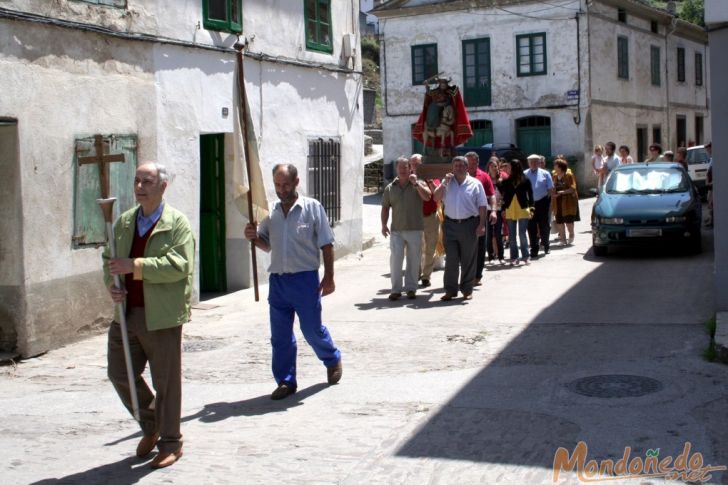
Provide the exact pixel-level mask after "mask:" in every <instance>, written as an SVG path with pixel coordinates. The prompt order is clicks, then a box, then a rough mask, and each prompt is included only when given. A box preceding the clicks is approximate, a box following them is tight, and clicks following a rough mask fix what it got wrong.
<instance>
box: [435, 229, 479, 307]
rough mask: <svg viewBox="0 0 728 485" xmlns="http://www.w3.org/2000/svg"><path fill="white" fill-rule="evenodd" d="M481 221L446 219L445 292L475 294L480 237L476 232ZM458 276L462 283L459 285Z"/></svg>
mask: <svg viewBox="0 0 728 485" xmlns="http://www.w3.org/2000/svg"><path fill="white" fill-rule="evenodd" d="M479 222H480V219H479V218H478V217H473V218H471V219H468V220H466V221H464V222H459V223H458V222H454V221H453V220H451V219H448V218H445V224H443V229H444V231H445V238H444V239H445V276H444V278H443V279H444V281H443V283H444V285H443V286H444V287H445V292H446V293H449V294H451V295H457V293H458V289H459V290H460V291H461V292H462V293H463V294H470V293H472V292H473V282H474V279H475V266H476V254H477V248H478V237H477V236H476V235H475V230H476V229H477V228H478V223H479ZM458 276H459V277H460V282H459V285H458Z"/></svg>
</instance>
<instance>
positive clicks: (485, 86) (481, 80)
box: [463, 39, 491, 106]
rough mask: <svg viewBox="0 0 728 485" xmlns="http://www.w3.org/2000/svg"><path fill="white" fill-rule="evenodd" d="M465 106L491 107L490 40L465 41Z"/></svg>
mask: <svg viewBox="0 0 728 485" xmlns="http://www.w3.org/2000/svg"><path fill="white" fill-rule="evenodd" d="M463 79H464V83H463V84H464V89H463V92H464V95H465V99H464V101H465V106H490V103H491V97H490V86H491V79H490V39H473V40H464V41H463Z"/></svg>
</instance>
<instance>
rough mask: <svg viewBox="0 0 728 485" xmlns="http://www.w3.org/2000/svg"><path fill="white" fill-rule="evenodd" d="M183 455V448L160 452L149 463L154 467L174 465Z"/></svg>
mask: <svg viewBox="0 0 728 485" xmlns="http://www.w3.org/2000/svg"><path fill="white" fill-rule="evenodd" d="M181 456H182V448H180V449H179V450H177V451H173V452H171V453H160V454H158V455H157V456H155V457H154V459H153V460H152V462H151V463H150V464H149V466H150V467H152V468H154V469H157V468H165V467H168V466H170V465H174V463H175V462H176V461H177V460H179V459H180V457H181Z"/></svg>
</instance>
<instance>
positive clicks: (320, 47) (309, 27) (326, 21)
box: [304, 0, 334, 53]
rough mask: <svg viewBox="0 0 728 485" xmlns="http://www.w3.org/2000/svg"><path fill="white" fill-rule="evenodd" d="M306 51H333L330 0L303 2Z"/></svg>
mask: <svg viewBox="0 0 728 485" xmlns="http://www.w3.org/2000/svg"><path fill="white" fill-rule="evenodd" d="M304 11H305V15H306V49H310V50H314V51H321V52H328V53H331V52H333V51H334V47H333V43H332V40H331V0H304Z"/></svg>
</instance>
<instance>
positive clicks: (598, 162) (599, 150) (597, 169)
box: [592, 145, 604, 190]
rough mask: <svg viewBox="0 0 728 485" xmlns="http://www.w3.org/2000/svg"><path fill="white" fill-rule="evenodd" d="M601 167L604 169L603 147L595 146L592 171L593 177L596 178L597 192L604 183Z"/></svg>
mask: <svg viewBox="0 0 728 485" xmlns="http://www.w3.org/2000/svg"><path fill="white" fill-rule="evenodd" d="M602 167H604V147H603V146H601V145H596V146H595V147H594V155H592V169H593V170H594V175H596V176H597V190H599V189H601V188H602V184H603V183H604V174H603V170H602Z"/></svg>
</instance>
